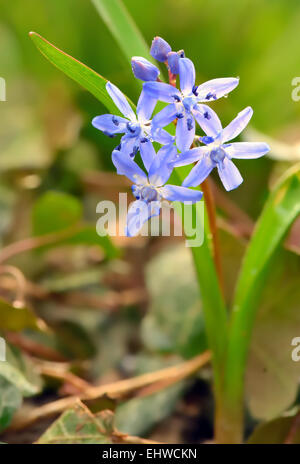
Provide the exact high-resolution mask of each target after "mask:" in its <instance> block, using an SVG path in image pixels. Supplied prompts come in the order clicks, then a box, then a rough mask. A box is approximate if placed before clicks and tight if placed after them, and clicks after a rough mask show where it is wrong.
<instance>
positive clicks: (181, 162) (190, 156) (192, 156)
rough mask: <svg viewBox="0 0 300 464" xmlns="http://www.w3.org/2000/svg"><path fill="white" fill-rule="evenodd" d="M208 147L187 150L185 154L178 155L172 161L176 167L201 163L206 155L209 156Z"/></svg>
mask: <svg viewBox="0 0 300 464" xmlns="http://www.w3.org/2000/svg"><path fill="white" fill-rule="evenodd" d="M207 152H208V149H207V147H196V148H192V149H191V150H187V151H185V152H183V153H178V154H177V156H176V158H175V160H174V161H172V164H173V166H174V167H179V166H187V165H188V164H192V163H195V162H196V161H199V160H200V159H201V158H203V156H204V155H205V154H207Z"/></svg>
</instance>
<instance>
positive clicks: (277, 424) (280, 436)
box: [247, 416, 300, 445]
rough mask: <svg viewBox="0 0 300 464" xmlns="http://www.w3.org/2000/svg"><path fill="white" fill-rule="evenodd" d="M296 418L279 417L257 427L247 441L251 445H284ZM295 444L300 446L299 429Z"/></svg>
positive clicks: (298, 429) (294, 439) (293, 441)
mask: <svg viewBox="0 0 300 464" xmlns="http://www.w3.org/2000/svg"><path fill="white" fill-rule="evenodd" d="M294 420H295V416H288V417H278V418H277V419H274V420H272V421H270V422H265V423H263V424H260V425H258V426H257V427H256V429H255V430H254V432H253V433H252V434H251V436H250V438H249V439H248V441H247V444H249V445H257V444H258V445H260V444H261V445H273V444H274V445H277V444H283V443H284V442H285V440H286V439H287V438H288V436H289V432H290V430H291V428H292V427H293V422H294ZM292 443H293V444H298V445H299V444H300V428H299V427H297V429H296V430H295V435H294V437H293V440H292Z"/></svg>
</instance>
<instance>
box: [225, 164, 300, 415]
mask: <svg viewBox="0 0 300 464" xmlns="http://www.w3.org/2000/svg"><path fill="white" fill-rule="evenodd" d="M299 214H300V170H299V166H295V167H293V169H292V170H291V171H290V172H288V173H287V175H286V176H285V178H284V179H283V180H281V181H280V182H279V184H278V185H277V186H276V187H275V189H274V190H273V192H272V193H271V195H270V197H269V199H268V201H267V203H266V204H265V207H264V209H263V212H262V214H261V216H260V219H259V221H258V223H257V225H256V228H255V231H254V234H253V236H252V239H251V241H250V243H249V246H248V249H247V253H246V256H245V258H244V262H243V265H242V269H241V272H240V277H239V281H238V285H237V290H236V296H235V300H234V305H233V313H232V322H231V331H230V335H229V337H230V340H229V349H228V359H227V365H226V377H225V382H226V383H225V391H226V402H227V403H228V407H229V408H232V407H234V405H235V407H237V405H238V404H239V405H240V406H239V408H241V404H242V397H243V385H244V380H243V379H244V373H245V367H246V360H247V355H248V351H249V345H250V341H251V335H252V328H253V325H254V321H255V316H256V313H257V309H258V305H259V301H260V298H261V292H262V288H263V286H264V283H265V278H266V272H267V270H268V265H269V264H270V262H271V258H272V257H273V255H274V254H275V252H276V250H277V249H278V247H279V245H280V243H281V242H282V240H283V238H284V236H285V235H286V233H287V231H288V229H289V227H290V226H291V224H292V223H293V221H294V220H295V219H296V218H297V216H299Z"/></svg>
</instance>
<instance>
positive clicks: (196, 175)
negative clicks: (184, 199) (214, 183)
mask: <svg viewBox="0 0 300 464" xmlns="http://www.w3.org/2000/svg"><path fill="white" fill-rule="evenodd" d="M214 167H215V165H214V163H213V162H212V161H211V159H210V157H209V156H204V157H203V158H202V159H201V160H200V161H198V163H197V164H196V166H194V167H193V169H192V170H191V172H190V173H189V175H188V176H187V177H186V178H185V179H184V181H183V182H182V185H183V186H184V187H197V185H200V184H202V182H203V181H204V180H205V179H206V178H207V176H209V174H210V173H211V171H212V169H213V168H214Z"/></svg>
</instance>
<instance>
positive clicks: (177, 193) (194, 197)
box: [159, 185, 203, 203]
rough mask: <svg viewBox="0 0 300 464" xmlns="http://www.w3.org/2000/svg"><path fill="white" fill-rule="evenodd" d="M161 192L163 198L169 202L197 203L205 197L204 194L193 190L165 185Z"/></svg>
mask: <svg viewBox="0 0 300 464" xmlns="http://www.w3.org/2000/svg"><path fill="white" fill-rule="evenodd" d="M159 191H160V193H161V194H162V196H163V198H165V199H166V200H169V201H182V202H185V201H191V202H192V203H196V202H197V201H200V200H201V198H202V196H203V193H202V192H200V191H199V190H191V189H189V188H186V187H178V186H177V185H165V186H164V187H162V188H160V189H159Z"/></svg>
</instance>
